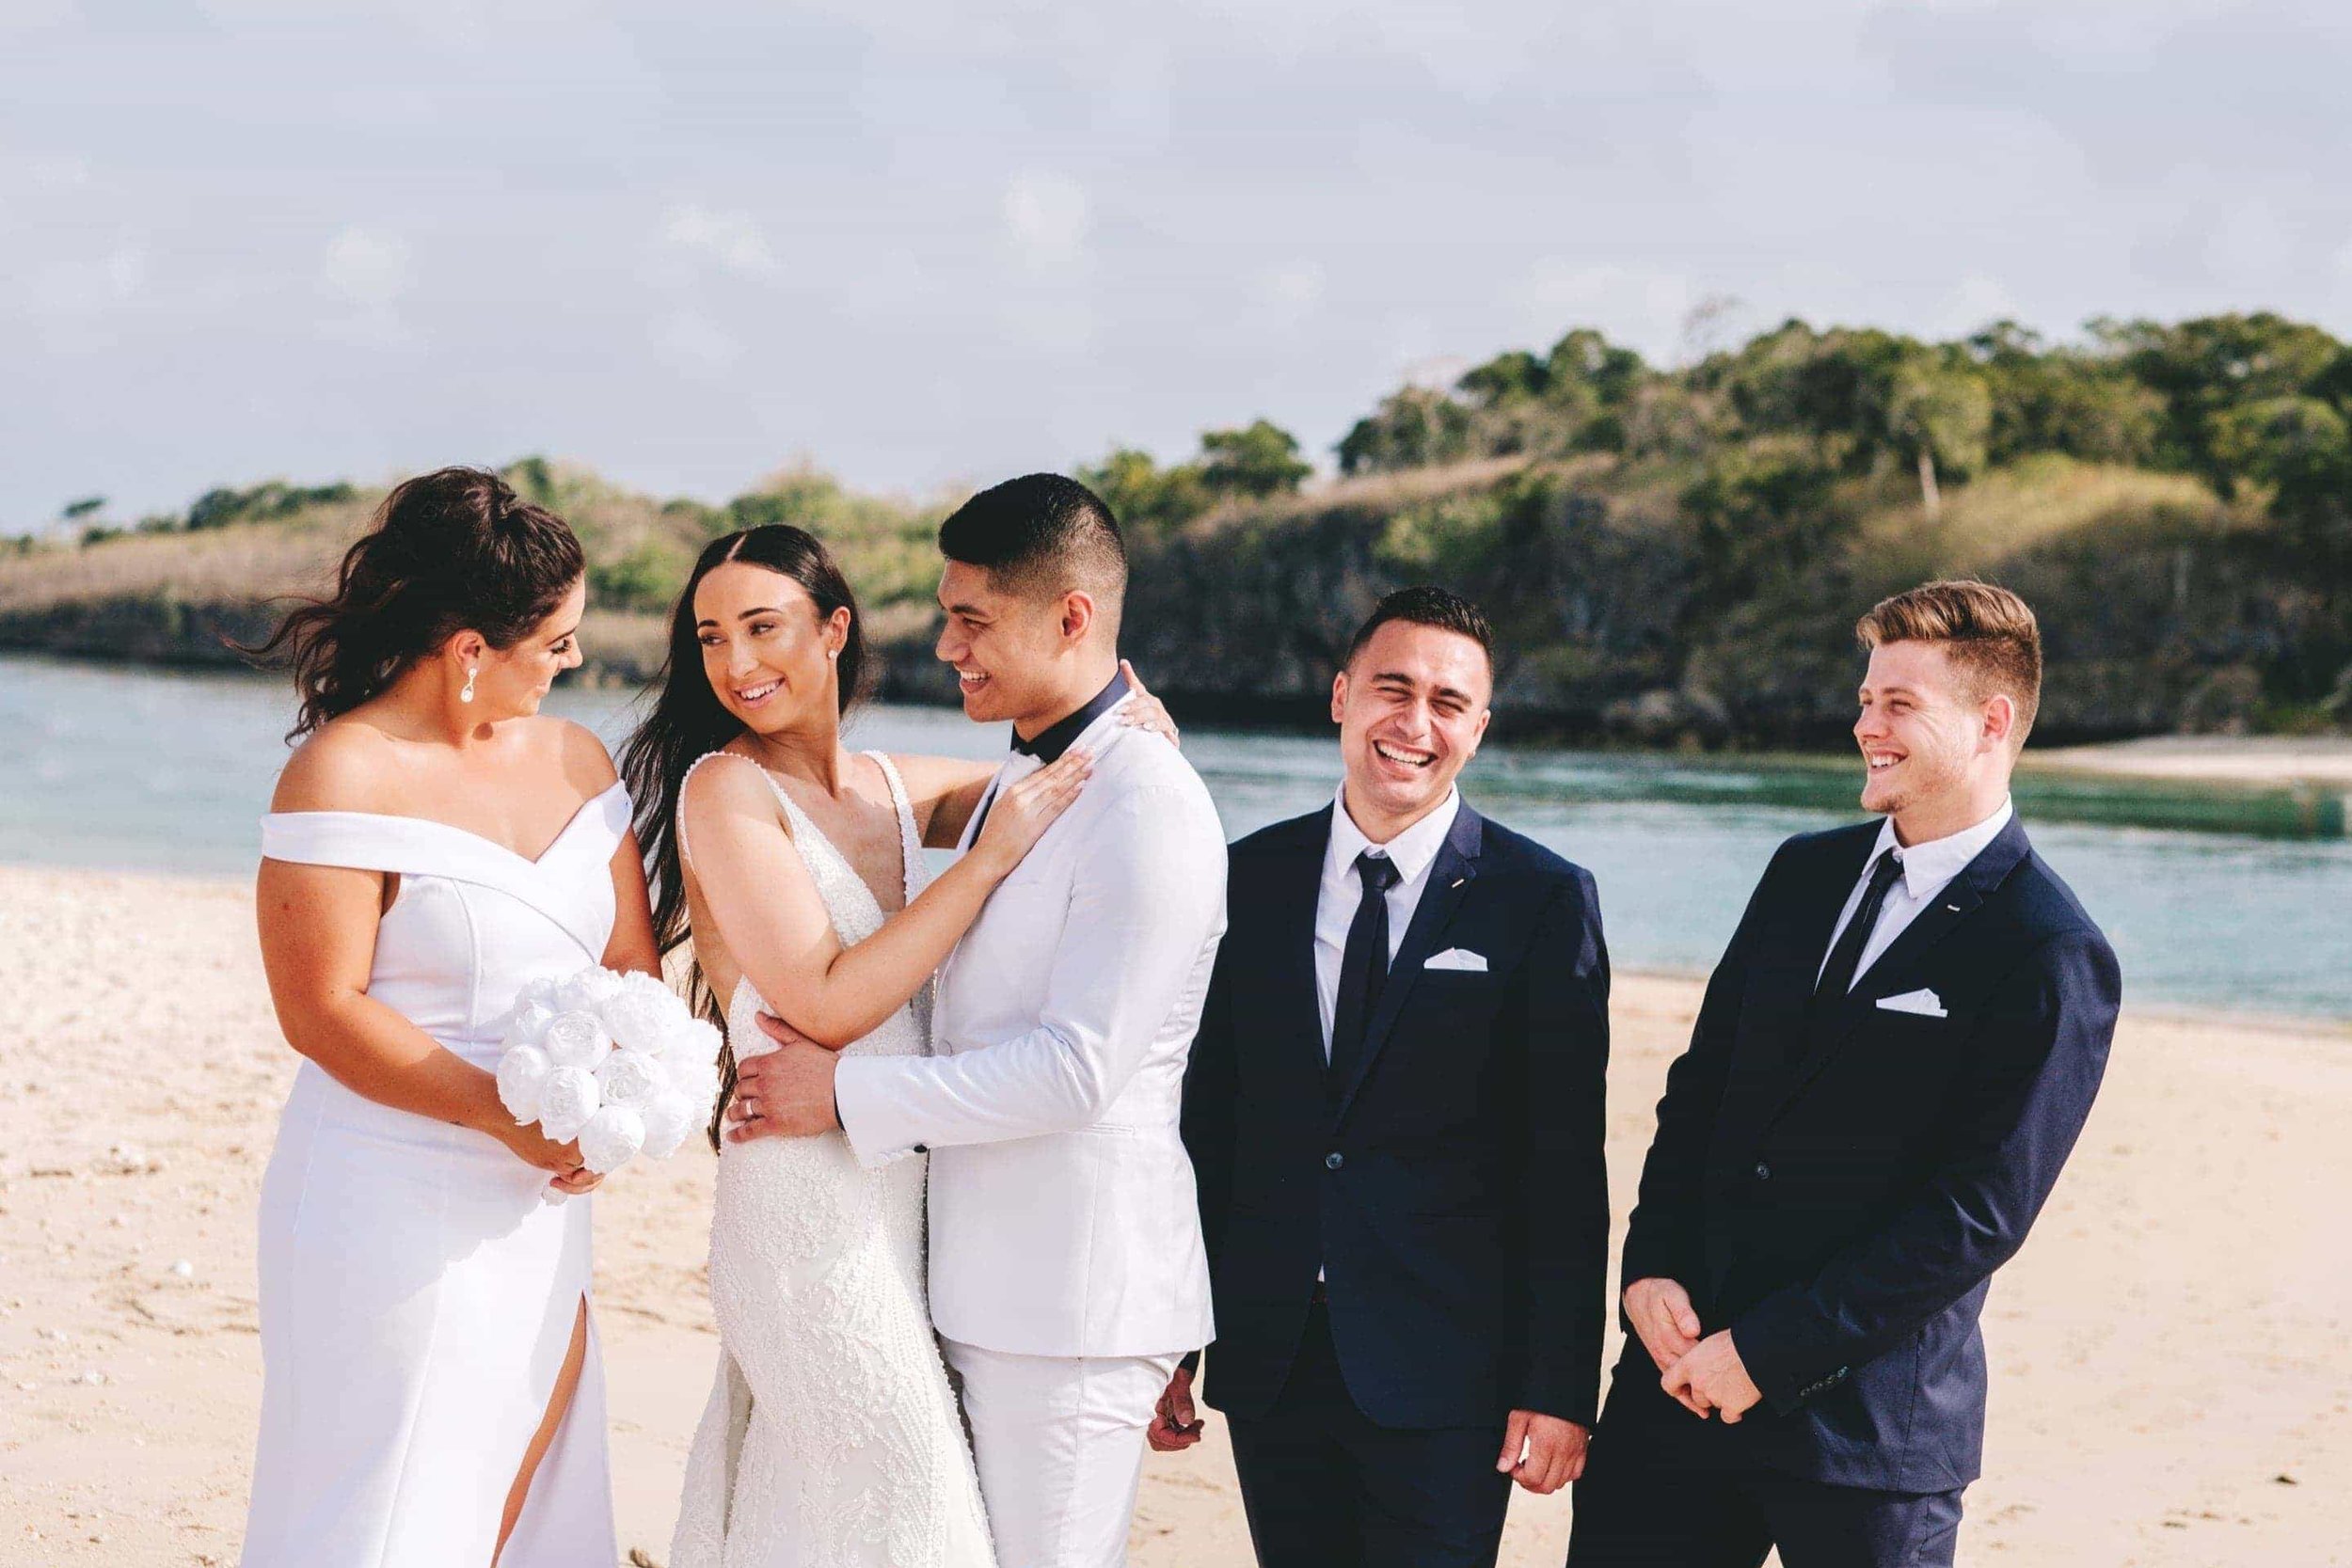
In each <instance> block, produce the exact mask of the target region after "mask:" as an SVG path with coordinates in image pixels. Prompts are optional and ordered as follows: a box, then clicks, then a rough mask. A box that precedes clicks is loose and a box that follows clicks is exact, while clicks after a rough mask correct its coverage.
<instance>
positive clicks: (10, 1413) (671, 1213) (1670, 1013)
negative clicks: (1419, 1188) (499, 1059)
mask: <svg viewBox="0 0 2352 1568" xmlns="http://www.w3.org/2000/svg"><path fill="white" fill-rule="evenodd" d="M0 997H4V998H5V999H6V1006H5V1017H0V1562H5V1563H8V1564H10V1565H12V1568H13V1565H18V1564H23V1565H27V1568H31V1565H45V1564H52V1563H54V1564H91V1565H98V1564H104V1565H107V1568H147V1565H162V1564H229V1563H233V1562H234V1561H235V1560H236V1557H237V1542H238V1532H239V1529H240V1528H241V1525H242V1521H243V1517H244V1507H245V1488H246V1469H247V1465H248V1463H249V1454H250V1448H251V1443H252V1436H253V1425H254V1419H255V1412H256V1409H257V1407H258V1403H259V1400H260V1393H261V1389H260V1369H259V1354H258V1341H257V1338H256V1336H255V1330H254V1301H253V1294H254V1291H253V1236H252V1227H253V1210H254V1202H255V1196H256V1193H257V1190H258V1188H259V1185H260V1181H261V1176H262V1164H263V1163H264V1162H265V1160H266V1159H267V1157H268V1153H269V1148H270V1141H271V1138H272V1135H273V1132H274V1124H275V1121H276V1117H277V1114H278V1104H279V1101H280V1100H281V1098H282V1096H283V1094H284V1092H285V1088H286V1085H287V1081H288V1079H289V1077H290V1075H291V1074H292V1072H293V1070H294V1055H293V1053H292V1052H291V1051H289V1050H288V1049H287V1047H286V1046H285V1045H284V1043H283V1042H282V1040H281V1039H280V1038H279V1037H278V1031H277V1029H276V1026H275V1024H274V1023H273V1022H272V1019H271V1015H270V1011H269V1006H268V1001H267V998H266V996H265V994H264V992H263V990H262V978H261V972H260V965H259V962H258V959H257V958H256V955H255V950H254V942H253V939H252V935H251V914H250V906H249V893H248V890H247V889H246V887H245V886H243V885H240V884H238V883H235V882H204V881H182V880H170V879H148V878H135V877H124V876H114V875H102V874H72V873H61V872H55V871H32V870H0ZM1697 998H1698V990H1697V987H1696V986H1695V985H1694V984H1693V983H1692V982H1690V981H1688V980H1681V979H1662V978H1650V977H1641V976H1632V977H1627V978H1625V979H1623V980H1621V982H1620V984H1619V988H1618V994H1617V1003H1616V1007H1615V1022H1616V1056H1615V1064H1614V1067H1613V1070H1612V1074H1611V1085H1610V1093H1611V1109H1610V1128H1611V1148H1610V1153H1611V1165H1612V1178H1613V1182H1614V1191H1615V1196H1616V1209H1617V1212H1618V1216H1619V1222H1620V1224H1622V1221H1623V1215H1624V1211H1625V1208H1626V1205H1627V1203H1628V1201H1629V1197H1630V1196H1631V1192H1632V1186H1633V1180H1634V1176H1635V1173H1636V1171H1637V1169H1638V1165H1639V1162H1640V1159H1641V1155H1642V1151H1643V1148H1644V1146H1645V1142H1646V1140H1647V1138H1648V1135H1649V1132H1650V1126H1651V1107H1652V1105H1653V1103H1654V1102H1655V1101H1656V1098H1657V1094H1658V1091H1659V1088H1660V1085H1661V1082H1662V1079H1663V1076H1664V1072H1665V1069H1666V1065H1667V1063H1668V1062H1669V1061H1671V1060H1672V1059H1673V1057H1674V1055H1675V1053H1677V1051H1678V1050H1679V1049H1680V1048H1681V1045H1682V1043H1683V1041H1684V1039H1685V1037H1686V1034H1687V1031H1688V1029H1689V1027H1690V1021H1691V1015H1692V1010H1693V1008H1694V1007H1695V1006H1696V1004H1697ZM2347 1127H2352V1028H2345V1027H2337V1026H2322V1025H2296V1024H2292V1023H2282V1022H2262V1021H2249V1020H2237V1019H2226V1018H2200V1019H2190V1018H2177V1017H2171V1018H2168V1017H2153V1016H2144V1015H2134V1016H2131V1017H2129V1018H2128V1019H2127V1021H2126V1022H2125V1025H2124V1028H2123V1030H2122V1036H2121V1037H2120V1038H2119V1039H2118V1041H2117V1044H2116V1053H2115V1059H2114V1065H2113V1067H2112V1069H2111V1070H2110V1072H2109V1074H2108V1078H2107V1085H2106V1094H2105V1096H2104V1098H2103V1099H2102V1101H2101V1102H2100V1105H2099V1108H2098V1112H2097V1114H2096V1116H2095V1117H2093V1119H2092V1121H2091V1124H2090V1129H2089V1131H2088V1132H2087V1133H2086V1134H2085V1136H2084V1140H2083V1144H2082V1147H2081V1148H2079V1149H2078V1150H2077V1152H2076V1155H2075V1158H2074V1165H2073V1168H2071V1169H2070V1170H2069V1171H2068V1172H2067V1175H2066V1179H2065V1180H2064V1181H2063V1182H2062V1183H2061V1184H2060V1186H2059V1188H2058V1195H2057V1196H2056V1198H2055V1199H2054V1200H2053V1202H2052V1205H2051V1207H2050V1209H2049V1211H2048V1212H2046V1213H2045V1214H2044V1215H2043V1216H2042V1223H2041V1226H2040V1227H2039V1228H2038V1229H2037V1230H2036V1232H2035V1234H2034V1237H2033V1239H2032V1241H2031V1243H2029V1244H2028V1245H2027V1247H2026V1251H2025V1253H2024V1254H2023V1255H2022V1256H2021V1257H2020V1258H2019V1259H2017V1261H2016V1262H2015V1263H2013V1264H2012V1265H2011V1266H2010V1268H2009V1269H2008V1270H2007V1271H2006V1272H2005V1273H2004V1274H2003V1275H2001V1277H2000V1279H1999V1281H1998V1283H1997V1284H1996V1285H1995V1287H1994V1295H1993V1302H1992V1307H1991V1309H1990V1311H1989V1314H1988V1317H1987V1322H1986V1333H1987V1338H1988V1339H1989V1341H1990V1345H1991V1354H1992V1359H1993V1365H1994V1409H1993V1429H1992V1434H1991V1439H1990V1442H1989V1445H1988V1449H1989V1451H1988V1455H1987V1471H1986V1474H1985V1477H1984V1479H1983V1480H1982V1481H1979V1483H1978V1484H1977V1485H1976V1486H1975V1487H1973V1488H1972V1489H1971V1490H1970V1492H1969V1494H1968V1514H1969V1519H1970V1523H1969V1525H1968V1526H1967V1528H1966V1529H1965V1530H1964V1532H1963V1553H1962V1556H1963V1561H1965V1562H1969V1563H1976V1564H1991V1563H2019V1564H2027V1565H2034V1568H2039V1565H2042V1564H2080V1565H2082V1568H2125V1565H2138V1564H2150V1565H2153V1564H2176V1565H2181V1568H2190V1565H2194V1568H2224V1565H2229V1564H2249V1565H2252V1564H2263V1565H2265V1568H2313V1565H2320V1564H2328V1563H2352V1544H2347V1543H2352V1484H2347V1482H2352V1263H2347V1260H2346V1251H2345V1240H2346V1236H2347V1230H2346V1227H2345V1224H2344V1204H2345V1202H2346V1195H2347V1194H2352V1135H2347V1133H2346V1131H2345V1130H2346V1128H2347ZM710 1169H711V1162H710V1159H709V1157H708V1155H707V1153H704V1152H701V1151H699V1150H698V1149H697V1150H690V1151H688V1152H687V1153H685V1154H682V1155H681V1156H680V1157H678V1158H677V1159H676V1160H675V1161H673V1162H671V1163H669V1164H666V1165H655V1166H652V1167H650V1168H645V1169H633V1170H629V1171H627V1172H624V1173H623V1174H622V1175H621V1176H619V1177H618V1178H616V1179H615V1180H613V1181H612V1183H611V1184H610V1185H609V1187H608V1188H607V1191H606V1194H605V1196H602V1197H600V1198H599V1199H598V1201H597V1222H596V1223H597V1229H598V1236H597V1248H598V1255H597V1271H596V1272H597V1299H596V1309H597V1312H598V1315H599V1323H600V1324H601V1328H602V1332H603V1335H604V1344H605V1356H606V1364H607V1368H608V1370H609V1372H610V1376H611V1380H612V1441H613V1465H614V1471H615V1486H616V1492H617V1499H616V1506H617V1509H618V1513H619V1519H620V1524H621V1529H622V1540H623V1544H624V1546H625V1547H640V1548H643V1549H644V1552H645V1553H646V1560H649V1561H652V1562H656V1563H659V1562H660V1561H661V1560H662V1559H663V1558H664V1557H665V1556H666V1555H667V1544H668V1536H669V1528H670V1522H671V1514H672V1510H673V1508H674V1506H675V1488H676V1483H677V1477H678V1472H679V1468H680V1465H681V1463H682V1460H683V1455H684V1452H685V1447H686V1442H687V1437H688V1434H689V1432H690V1429H691V1424H692V1422H693V1419H694V1418H695V1416H696V1414H697V1412H698V1411H699V1409H700V1407H701V1405H702V1402H703V1396H704V1393H705V1390H706V1388H707V1380H708V1377H709V1373H710V1365H711V1354H712V1349H713V1345H714V1343H715V1341H714V1339H713V1338H712V1336H711V1331H710V1321H709V1311H708V1307H707V1303H706V1301H705V1295H704V1282H703V1277H702V1270H701V1263H702V1252H703V1237H704V1227H705V1223H706V1221H705V1216H706V1213H707V1204H708V1200H709V1186H710V1182H709V1179H710ZM1211 1433H1212V1436H1211V1440H1210V1442H1208V1443H1206V1444H1204V1445H1203V1446H1202V1447H1201V1448H1200V1449H1195V1450H1194V1451H1193V1452H1191V1453H1189V1454H1186V1455H1180V1456H1169V1457H1160V1456H1154V1457H1153V1458H1152V1461H1151V1464H1150V1466H1149V1469H1148V1471H1147V1474H1146V1477H1145V1481H1144V1486H1143V1495H1142V1502H1141V1506H1140V1508H1139V1510H1138V1516H1137V1520H1136V1551H1135V1560H1136V1562H1137V1563H1138V1564H1141V1565H1145V1568H1176V1565H1178V1564H1183V1565H1186V1568H1194V1565H1204V1564H1206V1565H1215V1564H1224V1563H1235V1564H1239V1563H1247V1562H1248V1561H1249V1558H1248V1546H1247V1536H1246V1531H1245V1528H1244V1525H1243V1521H1242V1515H1241V1508H1240V1503H1239V1499H1238V1497H1236V1494H1235V1491H1234V1487H1233V1481H1232V1465H1231V1461H1230V1459H1229V1458H1228V1455H1227V1452H1226V1449H1225V1448H1224V1446H1223V1440H1222V1422H1221V1420H1218V1419H1216V1418H1214V1417H1212V1422H1211ZM1568 1509H1569V1499H1568V1497H1567V1496H1566V1495H1565V1493H1564V1494H1562V1495H1561V1496H1558V1497H1549V1498H1533V1497H1519V1498H1518V1500H1517V1502H1516V1504H1515V1507H1514V1509H1513V1513H1512V1520H1511V1527H1510V1531H1509V1534H1508V1536H1507V1538H1506V1543H1505V1546H1504V1551H1503V1560H1504V1561H1505V1562H1509V1563H1515V1564H1556V1563H1558V1562H1559V1560H1560V1559H1561V1556H1562V1553H1563V1550H1564V1548H1565V1542H1566V1538H1567V1525H1568Z"/></svg>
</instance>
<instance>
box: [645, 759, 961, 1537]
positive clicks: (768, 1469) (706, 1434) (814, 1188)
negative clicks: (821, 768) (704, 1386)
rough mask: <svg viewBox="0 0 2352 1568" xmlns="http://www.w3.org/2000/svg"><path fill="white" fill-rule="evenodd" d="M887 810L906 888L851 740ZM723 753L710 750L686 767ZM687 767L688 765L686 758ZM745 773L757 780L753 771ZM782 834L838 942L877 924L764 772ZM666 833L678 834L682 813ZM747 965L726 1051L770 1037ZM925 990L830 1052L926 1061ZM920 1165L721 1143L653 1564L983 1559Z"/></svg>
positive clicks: (900, 792)
mask: <svg viewBox="0 0 2352 1568" xmlns="http://www.w3.org/2000/svg"><path fill="white" fill-rule="evenodd" d="M866 755H868V756H871V757H873V758H874V760H875V761H876V762H877V763H878V764H880V765H881V768H882V773H883V776H884V777H885V778H887V779H888V781H889V784H890V795H891V800H892V802H893V804H894V805H895V807H896V809H897V812H898V837H899V854H900V856H901V858H902V862H903V865H904V872H903V876H904V881H905V896H906V897H907V899H908V900H910V901H912V900H913V899H914V896H915V895H916V894H917V893H918V892H919V891H921V888H922V886H923V883H924V881H925V880H926V878H925V876H924V871H923V858H922V845H921V842H920V840H919V838H918V836H917V835H916V832H915V829H914V808H913V807H912V806H911V805H910V804H909V802H908V800H907V794H906V786H905V784H904V783H903V782H901V780H900V779H899V777H898V769H897V768H894V767H893V766H892V765H891V762H890V759H889V758H887V757H885V756H883V755H882V753H880V752H867V753H866ZM722 756H727V760H728V763H729V765H730V766H733V767H739V768H748V767H755V766H756V764H755V763H753V762H751V761H750V760H748V759H746V758H742V757H734V756H728V754H727V753H721V752H714V753H712V754H711V755H710V756H707V757H704V758H703V759H702V760H701V761H699V762H697V763H695V765H694V766H695V767H696V768H701V767H704V766H705V765H707V764H708V763H710V762H712V761H714V760H717V759H718V758H720V757H722ZM689 776H690V777H691V769H690V770H689ZM762 776H763V777H765V776H766V774H765V771H764V770H763V775H762ZM768 784H769V787H770V788H771V789H772V790H774V792H775V797H776V800H778V802H780V804H781V806H782V808H783V811H784V815H785V818H786V820H787V822H788V823H789V824H790V828H791V833H792V842H793V844H794V845H795V846H796V847H798V849H799V851H800V855H801V859H802V861H803V863H805V864H806V865H807V867H808V871H809V875H810V877H811V878H813V879H815V881H816V884H817V890H818V894H819V895H820V896H821V897H822V898H823V899H824V902H825V908H826V910H827V911H828V912H829V913H830V914H831V915H832V917H833V925H834V931H835V932H836V933H837V934H838V935H839V937H840V940H841V942H842V943H843V945H845V946H847V945H850V944H853V943H856V942H863V941H864V940H865V939H866V938H867V937H870V936H872V935H873V934H874V933H875V932H876V931H878V930H880V929H881V928H882V922H883V920H884V919H885V918H886V917H885V915H884V913H883V911H882V906H881V905H880V903H878V902H877V901H876V899H875V897H874V895H873V892H872V891H871V890H870V889H869V888H867V887H866V883H865V881H864V879H861V878H860V877H859V876H858V874H857V872H856V871H855V870H854V869H852V868H851V866H850V863H849V862H848V860H846V859H845V858H844V857H843V856H842V854H841V853H840V851H839V850H837V849H835V848H834V847H833V845H832V843H831V842H830V841H829V840H828V839H827V838H826V837H825V835H824V834H823V833H822V832H819V831H818V828H817V825H816V824H815V823H814V822H812V821H810V820H809V818H808V816H807V814H806V813H804V812H803V811H802V810H801V809H800V807H799V806H797V805H795V804H794V803H793V801H792V800H791V797H790V796H788V795H787V794H786V793H785V791H784V790H783V789H782V788H781V787H779V786H778V785H777V784H776V783H775V781H774V779H773V778H769V779H768ZM679 846H680V848H681V850H682V851H685V852H686V855H687V860H688V863H689V864H691V863H692V855H691V850H688V849H687V848H686V838H685V825H684V823H683V822H681V823H680V824H679ZM763 1011H772V1009H771V1008H769V1007H768V1006H767V1004H766V1003H765V1002H764V1001H762V1000H761V998H760V996H759V993H758V991H757V990H756V989H755V988H754V986H753V985H752V983H751V981H750V980H749V979H744V980H741V981H739V982H738V983H737V985H736V988H735V995H734V997H733V999H732V1001H731V1004H730V1006H728V1008H727V1037H728V1039H729V1040H730V1041H731V1042H732V1043H733V1045H734V1048H735V1050H736V1052H737V1053H738V1054H739V1056H746V1057H748V1056H755V1055H758V1054H760V1053H763V1052H766V1051H770V1050H772V1049H773V1046H772V1044H771V1042H770V1040H769V1038H768V1037H767V1036H766V1035H765V1034H763V1033H761V1032H760V1029H759V1026H758V1024H757V1023H756V1022H755V1017H756V1015H757V1014H759V1013H761V1012H763ZM930 1015H931V988H930V985H929V984H928V983H927V984H926V985H925V986H924V988H923V990H921V991H919V992H918V993H916V995H915V997H914V1000H912V1001H911V1002H909V1003H908V1005H907V1006H903V1007H901V1008H899V1009H898V1011H897V1012H895V1013H893V1014H892V1015H891V1016H890V1017H889V1018H888V1019H887V1020H885V1021H884V1022H882V1025H881V1027H879V1028H877V1029H876V1030H874V1032H873V1033H871V1034H869V1035H867V1036H866V1037H864V1038H863V1039H859V1040H856V1041H854V1042H852V1043H851V1044H850V1045H849V1046H848V1047H846V1048H845V1049H844V1052H843V1053H844V1054H845V1055H859V1056H863V1055H926V1054H929V1053H930ZM927 1164H928V1162H927V1160H926V1159H925V1158H924V1157H922V1156H920V1155H917V1156H914V1157H913V1158H909V1159H905V1160H899V1161H897V1162H895V1163H894V1164H889V1165H886V1166H884V1167H882V1169H880V1170H866V1169H863V1168H861V1167H860V1166H859V1164H858V1163H857V1161H856V1159H855V1158H854V1157H853V1156H852V1155H851V1154H850V1147H849V1144H848V1143H847V1142H846V1141H845V1140H844V1139H843V1137H842V1135H841V1134H840V1133H839V1132H827V1133H825V1134H823V1135H822V1136H819V1137H813V1138H761V1139H756V1140H755V1141H753V1142H750V1143H742V1144H736V1143H730V1144H728V1145H727V1146H726V1147H725V1148H724V1149H723V1151H722V1152H721V1154H720V1157H719V1175H718V1192H717V1198H716V1202H715V1205H714V1208H713V1211H712V1214H711V1224H710V1302H711V1307H712V1308H713V1310H714V1312H715V1314H716V1316H717V1318H718V1321H719V1370H718V1376H717V1378H716V1380H715V1382H714V1384H713V1386H712V1388H711V1391H710V1400H709V1403H708V1404H707V1406H706V1408H705V1410H704V1412H703V1418H702V1424H701V1426H700V1427H699V1428H698V1429H697V1430H696V1432H695V1433H694V1441H693V1446H692V1448H691V1450H690V1451H689V1453H688V1455H687V1463H686V1487H685V1495H684V1497H683V1498H682V1499H681V1501H680V1504H679V1511H678V1523H677V1530H676V1533H675V1537H674V1538H673V1540H672V1542H671V1546H670V1568H993V1564H994V1562H995V1555H994V1552H993V1548H992V1547H991V1545H990V1543H989V1534H988V1521H987V1516H986V1514H985V1513H984V1512H983V1510H982V1508H981V1504H980V1493H979V1483H978V1481H977V1478H976V1477H975V1474H974V1471H973V1466H972V1452H971V1449H970V1447H969V1445H968V1444H967V1443H966V1442H965V1440H964V1435H963V1426H962V1419H961V1415H960V1413H959V1412H958V1410H957V1408H956V1402H955V1396H954V1394H953V1393H952V1392H951V1391H950V1389H949V1387H948V1385H947V1374H946V1367H945V1365H944V1364H943V1363H942V1361H941V1359H940V1353H939V1345H938V1341H937V1339H936V1338H935V1337H934V1336H933V1334H932V1332H931V1320H930V1307H929V1304H928V1301H927V1299H926V1292H925V1280H924V1258H923V1200H924V1177H925V1170H926V1166H927Z"/></svg>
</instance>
